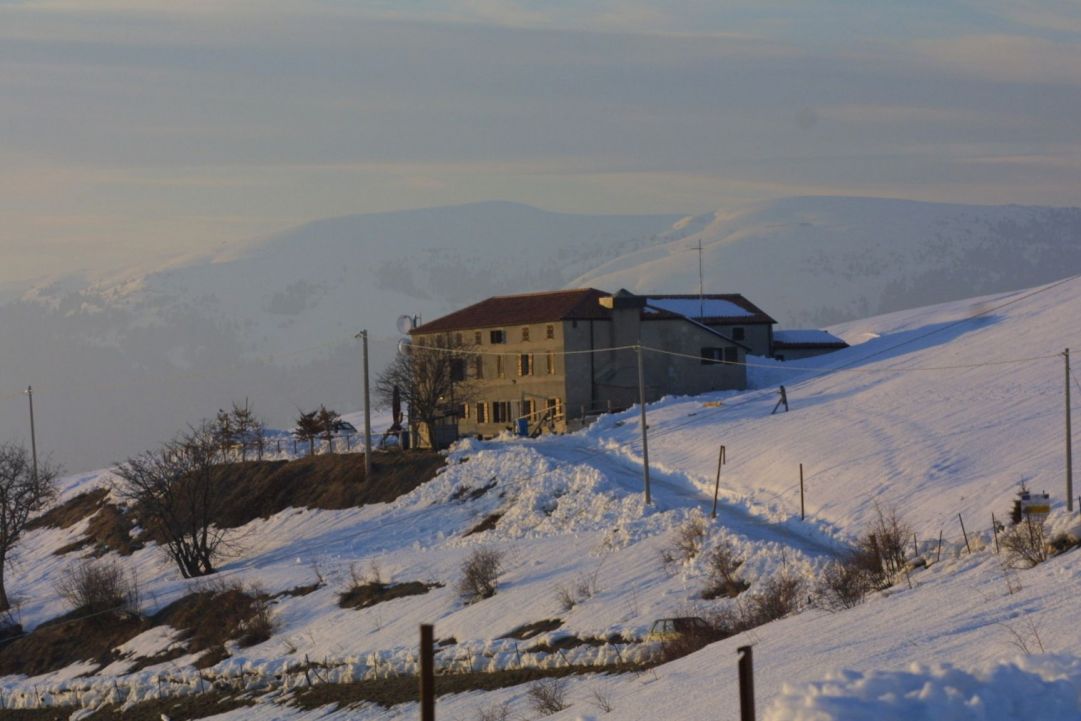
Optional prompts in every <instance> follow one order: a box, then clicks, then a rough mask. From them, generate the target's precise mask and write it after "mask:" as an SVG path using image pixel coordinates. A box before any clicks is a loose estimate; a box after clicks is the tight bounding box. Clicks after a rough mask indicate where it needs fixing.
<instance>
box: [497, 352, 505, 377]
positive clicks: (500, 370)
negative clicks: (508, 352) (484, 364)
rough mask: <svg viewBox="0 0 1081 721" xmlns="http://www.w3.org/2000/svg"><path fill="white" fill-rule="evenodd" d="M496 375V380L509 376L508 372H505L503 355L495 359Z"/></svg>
mask: <svg viewBox="0 0 1081 721" xmlns="http://www.w3.org/2000/svg"><path fill="white" fill-rule="evenodd" d="M495 375H496V378H503V377H505V376H506V375H507V373H506V371H505V370H503V356H501V355H497V356H496V357H495Z"/></svg>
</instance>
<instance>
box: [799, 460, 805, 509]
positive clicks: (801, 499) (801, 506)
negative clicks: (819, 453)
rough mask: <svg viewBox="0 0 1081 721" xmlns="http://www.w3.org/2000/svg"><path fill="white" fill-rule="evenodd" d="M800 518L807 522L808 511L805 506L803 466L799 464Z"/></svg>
mask: <svg viewBox="0 0 1081 721" xmlns="http://www.w3.org/2000/svg"><path fill="white" fill-rule="evenodd" d="M799 517H800V520H801V521H805V520H807V510H806V508H805V507H804V505H803V464H802V463H801V464H799Z"/></svg>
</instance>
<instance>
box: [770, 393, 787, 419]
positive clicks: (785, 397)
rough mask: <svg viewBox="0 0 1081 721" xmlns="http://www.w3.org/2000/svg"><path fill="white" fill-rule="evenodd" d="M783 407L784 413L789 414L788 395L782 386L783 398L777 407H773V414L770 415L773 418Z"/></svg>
mask: <svg viewBox="0 0 1081 721" xmlns="http://www.w3.org/2000/svg"><path fill="white" fill-rule="evenodd" d="M782 405H783V406H784V412H785V413H788V394H787V393H785V390H784V386H781V398H780V400H778V401H777V405H775V406H773V412H772V413H770V415H771V416H772V415H773V414H774V413H776V412H777V409H778V408H780V407H781V406H782Z"/></svg>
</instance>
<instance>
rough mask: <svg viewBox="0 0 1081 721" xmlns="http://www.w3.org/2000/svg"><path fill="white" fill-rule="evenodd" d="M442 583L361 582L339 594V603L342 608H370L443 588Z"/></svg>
mask: <svg viewBox="0 0 1081 721" xmlns="http://www.w3.org/2000/svg"><path fill="white" fill-rule="evenodd" d="M442 587H443V584H441V583H421V582H420V581H407V582H406V583H361V584H357V585H354V586H352V587H351V588H350V589H349V590H347V591H345V592H344V593H342V594H341V595H339V596H338V605H339V606H341V607H342V608H368V607H369V606H374V605H375V604H377V603H383V602H385V601H393V600H394V599H395V598H405V597H406V596H422V595H424V594H425V593H428V591H431V590H432V589H433V588H442Z"/></svg>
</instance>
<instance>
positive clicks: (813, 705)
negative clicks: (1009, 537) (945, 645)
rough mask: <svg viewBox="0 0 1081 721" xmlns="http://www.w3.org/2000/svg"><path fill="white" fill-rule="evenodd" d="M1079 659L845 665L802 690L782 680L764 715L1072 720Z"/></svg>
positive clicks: (1077, 705)
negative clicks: (868, 668) (878, 668)
mask: <svg viewBox="0 0 1081 721" xmlns="http://www.w3.org/2000/svg"><path fill="white" fill-rule="evenodd" d="M1079 717H1081V659H1078V658H1071V657H1066V656H1036V657H1029V658H1021V659H1018V660H1015V661H1009V662H999V663H995V664H991V665H987V666H984V667H982V668H979V669H977V670H974V671H963V670H961V669H958V668H955V667H953V666H952V665H950V664H939V665H935V666H932V667H926V666H922V665H919V664H913V665H912V666H911V667H910V668H909V670H907V671H892V672H869V673H860V672H858V671H842V672H840V673H838V674H835V675H833V676H830V677H827V679H826V680H825V681H818V682H815V683H812V684H809V685H807V686H804V687H800V688H792V687H790V686H788V685H787V684H786V685H785V688H784V690H783V692H782V695H781V696H780V698H778V699H777V700H776V701H774V703H773V704H771V705H770V707H769V708H768V710H767V711H766V715H765V721H848V720H850V719H851V720H852V721H856V720H857V719H858V720H860V721H862V720H863V719H869V718H873V719H876V721H894V720H896V721H918V720H920V719H928V720H929V719H934V720H935V721H953V720H956V721H970V720H971V721H977V720H978V721H1000V720H1001V721H1014V720H1015V719H1040V721H1076V719H1077V718H1079Z"/></svg>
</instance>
